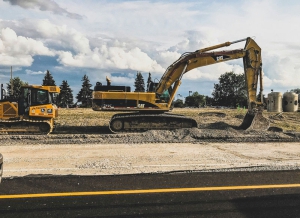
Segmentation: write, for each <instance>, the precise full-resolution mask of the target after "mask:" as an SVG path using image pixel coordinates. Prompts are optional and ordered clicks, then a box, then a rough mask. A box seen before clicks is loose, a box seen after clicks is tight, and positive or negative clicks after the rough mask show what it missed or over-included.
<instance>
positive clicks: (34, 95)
mask: <svg viewBox="0 0 300 218" xmlns="http://www.w3.org/2000/svg"><path fill="white" fill-rule="evenodd" d="M52 99H53V98H52V96H51V95H50V93H49V92H48V90H43V89H37V88H32V87H22V88H21V95H20V99H19V101H18V112H19V114H20V115H28V111H29V107H30V106H38V105H44V104H51V103H52Z"/></svg>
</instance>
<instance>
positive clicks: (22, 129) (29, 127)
mask: <svg viewBox="0 0 300 218" xmlns="http://www.w3.org/2000/svg"><path fill="white" fill-rule="evenodd" d="M53 128H54V127H53V125H51V123H50V122H49V121H46V120H30V119H23V120H1V121H0V134H8V135H28V134H37V135H48V134H49V133H51V132H52V131H53Z"/></svg>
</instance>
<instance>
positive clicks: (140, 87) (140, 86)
mask: <svg viewBox="0 0 300 218" xmlns="http://www.w3.org/2000/svg"><path fill="white" fill-rule="evenodd" d="M134 87H135V90H134V91H135V92H145V82H144V78H143V75H142V74H141V72H137V73H136V78H135V82H134Z"/></svg>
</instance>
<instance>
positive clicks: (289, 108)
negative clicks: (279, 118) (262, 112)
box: [282, 92, 298, 112]
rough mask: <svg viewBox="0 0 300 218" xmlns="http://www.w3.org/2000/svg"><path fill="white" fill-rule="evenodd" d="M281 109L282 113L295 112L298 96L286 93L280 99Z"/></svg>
mask: <svg viewBox="0 0 300 218" xmlns="http://www.w3.org/2000/svg"><path fill="white" fill-rule="evenodd" d="M282 109H283V111H284V112H295V111H297V110H298V94H296V93H294V92H286V93H284V94H283V98H282Z"/></svg>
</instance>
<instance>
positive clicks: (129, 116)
mask: <svg viewBox="0 0 300 218" xmlns="http://www.w3.org/2000/svg"><path fill="white" fill-rule="evenodd" d="M193 127H197V122H196V121H195V120H194V119H192V118H189V117H185V116H183V115H178V114H168V113H163V114H140V113H124V114H116V115H114V116H113V117H112V118H111V120H110V123H109V129H110V130H111V131H112V132H113V133H120V132H144V131H147V130H171V129H180V128H193Z"/></svg>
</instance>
